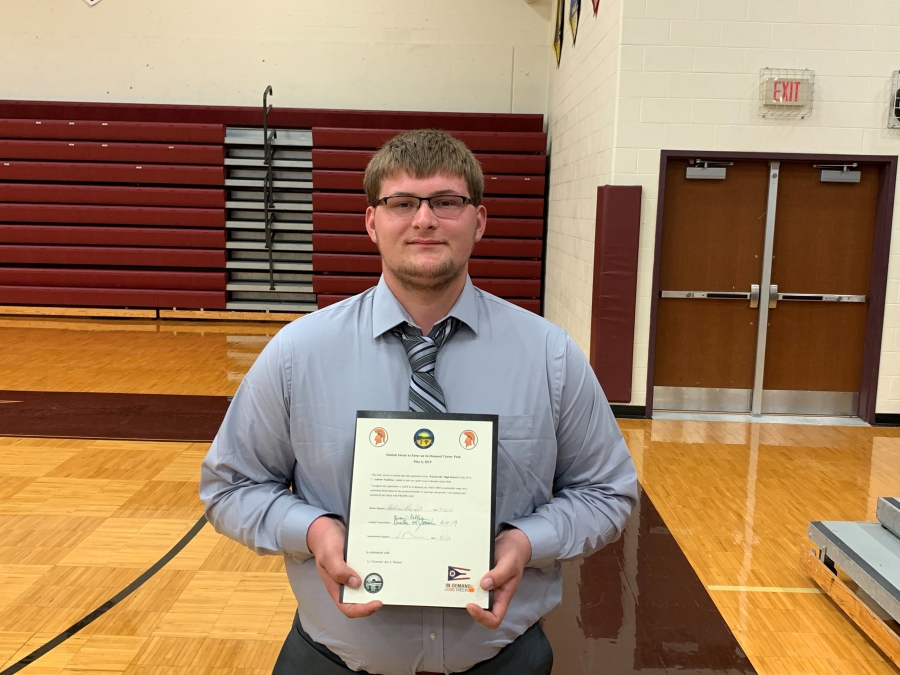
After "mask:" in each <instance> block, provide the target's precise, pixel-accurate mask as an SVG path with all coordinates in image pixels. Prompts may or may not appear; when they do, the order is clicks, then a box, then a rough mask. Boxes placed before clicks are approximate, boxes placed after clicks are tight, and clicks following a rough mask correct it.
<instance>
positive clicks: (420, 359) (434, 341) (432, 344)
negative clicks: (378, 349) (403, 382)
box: [391, 316, 459, 413]
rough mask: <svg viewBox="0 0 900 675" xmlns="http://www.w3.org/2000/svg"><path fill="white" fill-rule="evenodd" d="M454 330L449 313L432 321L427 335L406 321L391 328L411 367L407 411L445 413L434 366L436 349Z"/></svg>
mask: <svg viewBox="0 0 900 675" xmlns="http://www.w3.org/2000/svg"><path fill="white" fill-rule="evenodd" d="M458 329H459V319H456V318H454V317H452V316H451V317H449V318H447V319H445V320H444V321H442V322H441V323H439V324H436V325H435V326H434V327H433V328H432V329H431V332H430V333H429V334H428V335H427V336H424V335H422V332H421V331H420V330H419V329H418V328H413V327H412V326H410V325H409V324H408V323H406V324H402V325H401V326H397V327H396V328H394V329H392V330H391V333H392V334H393V335H395V336H397V337H398V338H399V339H400V342H401V343H403V348H404V349H406V356H407V358H409V365H410V367H411V368H412V377H411V378H410V381H409V410H410V412H425V413H445V412H447V406H446V404H445V403H444V392H443V390H442V389H441V385H439V384H438V383H437V380H436V379H434V366H435V363H437V353H438V349H440V348H441V347H442V346H443V345H444V343H446V342H447V340H449V339H450V338H451V337H452V336H453V334H454V333H455V332H456V331H457V330H458Z"/></svg>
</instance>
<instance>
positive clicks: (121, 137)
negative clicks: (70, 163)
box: [0, 102, 225, 145]
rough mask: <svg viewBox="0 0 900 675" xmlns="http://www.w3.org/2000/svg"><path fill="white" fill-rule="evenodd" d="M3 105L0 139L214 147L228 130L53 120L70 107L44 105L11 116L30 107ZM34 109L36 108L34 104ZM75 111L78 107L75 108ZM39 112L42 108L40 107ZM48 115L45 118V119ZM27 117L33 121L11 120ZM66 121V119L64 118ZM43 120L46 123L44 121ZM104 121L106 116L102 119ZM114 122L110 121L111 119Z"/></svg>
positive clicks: (206, 126) (212, 126)
mask: <svg viewBox="0 0 900 675" xmlns="http://www.w3.org/2000/svg"><path fill="white" fill-rule="evenodd" d="M10 103H11V102H5V103H4V102H0V117H6V118H7V119H0V138H34V139H56V140H61V141H78V140H82V141H151V142H153V141H155V142H159V143H212V144H215V145H222V144H223V143H224V142H225V127H224V126H223V125H222V124H182V123H167V122H163V123H154V122H141V121H138V122H119V121H107V122H101V121H98V118H97V117H93V118H89V119H83V118H81V119H76V118H75V117H72V118H71V119H69V120H66V119H59V118H58V117H57V118H56V119H50V118H49V117H52V113H53V112H54V111H56V112H62V111H64V110H65V109H66V108H68V107H70V106H72V105H73V104H71V103H63V104H44V107H45V110H44V111H43V112H44V114H40V113H38V114H36V115H27V114H26V115H10V112H12V110H13V109H14V108H17V107H18V108H19V109H20V110H24V109H27V108H28V107H29V106H28V105H27V104H26V105H21V104H20V105H16V104H15V103H13V104H10ZM32 105H35V104H32ZM74 105H75V106H76V107H77V105H78V104H74ZM37 107H38V108H40V107H41V104H37ZM48 113H49V115H48V117H47V118H45V115H47V114H48ZM12 117H27V118H30V119H9V118H12ZM62 117H63V118H65V117H66V116H65V115H62ZM42 118H43V119H42ZM100 119H103V116H100ZM110 119H111V118H110Z"/></svg>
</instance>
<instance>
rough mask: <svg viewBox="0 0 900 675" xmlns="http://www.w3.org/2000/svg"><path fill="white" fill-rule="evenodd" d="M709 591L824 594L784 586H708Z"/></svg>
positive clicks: (818, 591) (817, 590) (813, 589)
mask: <svg viewBox="0 0 900 675" xmlns="http://www.w3.org/2000/svg"><path fill="white" fill-rule="evenodd" d="M706 589H707V590H709V591H729V592H734V593H809V594H811V595H818V594H821V593H824V592H825V591H823V590H822V589H821V588H785V587H782V586H716V585H713V586H707V587H706Z"/></svg>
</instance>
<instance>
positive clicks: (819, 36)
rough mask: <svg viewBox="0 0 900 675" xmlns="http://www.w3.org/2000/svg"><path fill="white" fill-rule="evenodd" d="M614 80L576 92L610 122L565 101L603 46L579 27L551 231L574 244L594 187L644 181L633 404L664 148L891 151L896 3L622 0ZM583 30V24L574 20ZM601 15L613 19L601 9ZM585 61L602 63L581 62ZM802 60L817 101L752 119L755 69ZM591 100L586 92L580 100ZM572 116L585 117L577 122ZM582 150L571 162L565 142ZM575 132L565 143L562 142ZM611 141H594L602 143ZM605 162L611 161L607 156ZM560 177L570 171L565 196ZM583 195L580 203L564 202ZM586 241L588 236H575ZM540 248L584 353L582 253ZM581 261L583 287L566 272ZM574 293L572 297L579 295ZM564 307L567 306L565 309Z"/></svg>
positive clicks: (557, 121) (560, 117) (893, 353)
mask: <svg viewBox="0 0 900 675" xmlns="http://www.w3.org/2000/svg"><path fill="white" fill-rule="evenodd" d="M619 8H620V18H619V21H620V23H621V30H620V36H621V38H620V41H619V44H618V45H616V47H615V48H614V51H617V53H618V56H617V57H616V58H617V60H618V69H619V75H618V84H617V88H616V89H615V91H614V92H611V91H610V82H613V81H615V80H614V78H609V79H604V80H600V79H598V80H596V81H591V82H590V83H587V80H586V79H585V80H584V81H585V82H586V84H585V86H587V87H594V88H596V89H598V90H602V92H601V91H598V92H597V94H596V96H597V97H598V99H602V98H603V97H606V96H615V113H614V114H613V115H611V118H612V120H613V121H612V126H613V129H612V133H611V134H610V132H609V121H608V120H607V119H606V118H604V119H602V120H601V119H600V118H599V116H598V117H590V116H586V115H587V113H586V112H585V111H584V110H579V109H578V108H577V106H576V105H574V103H573V102H574V98H575V97H572V96H560V91H561V90H563V89H564V87H565V85H566V83H567V82H569V81H574V79H573V78H579V77H583V73H581V72H579V71H581V70H586V69H584V68H583V66H581V65H580V62H581V60H582V59H584V58H587V54H590V52H592V51H593V50H595V49H598V50H601V51H602V52H603V53H606V52H607V51H609V50H610V45H609V40H610V38H609V37H607V36H606V35H605V34H604V33H603V32H602V31H599V30H597V29H598V28H599V23H598V24H597V26H596V27H595V29H594V30H583V32H582V34H581V35H580V36H579V44H578V45H577V46H576V47H575V49H574V50H571V49H570V50H569V52H568V54H567V55H564V59H565V58H566V56H568V60H567V61H564V63H563V67H562V68H561V69H560V71H559V72H558V73H555V76H552V77H551V92H552V95H551V103H550V130H551V132H553V136H552V138H551V143H552V144H553V171H554V172H556V174H557V175H556V176H553V175H551V182H552V184H553V186H554V188H555V189H556V191H555V192H551V200H552V201H551V205H550V214H551V220H550V229H551V233H553V232H566V233H569V234H568V236H569V237H571V238H572V239H575V238H576V235H577V237H580V236H581V234H582V233H586V232H587V224H586V223H582V222H581V219H583V218H585V217H586V218H591V219H592V218H593V214H592V212H591V211H590V209H589V208H588V206H587V201H588V200H592V199H593V198H594V194H595V192H596V185H598V184H603V183H604V182H608V183H611V184H619V185H641V186H643V194H644V203H643V208H642V231H641V252H640V267H639V281H638V301H637V325H636V329H635V346H636V348H635V366H634V385H633V396H632V404H635V405H639V404H643V403H644V402H645V400H646V398H645V397H646V380H647V371H646V367H647V351H648V341H649V331H650V328H649V325H650V293H651V285H652V283H651V282H652V272H653V245H654V236H655V228H656V211H657V190H658V180H659V151H660V149H663V148H664V149H672V150H700V151H702V150H725V151H755V152H808V153H813V152H818V153H856V154H861V153H865V154H882V155H890V154H898V153H900V130H889V129H887V128H886V127H887V120H888V100H889V97H890V92H889V88H890V78H891V72H892V71H893V70H894V69H896V68H898V67H900V65H898V64H900V2H897V1H895V0H621V4H620V5H619ZM582 21H583V28H590V27H591V23H592V18H590V17H589V18H588V19H586V20H585V19H583V20H582ZM607 22H608V23H609V24H613V23H615V20H614V19H613V18H612V17H610V18H609V19H608V20H607ZM590 60H591V61H592V62H593V64H594V65H595V66H596V64H597V63H598V62H599V61H600V59H599V58H591V59H590ZM763 67H772V68H809V69H812V70H814V71H815V73H816V94H815V109H814V111H813V113H812V116H811V117H809V118H807V119H805V120H774V119H768V120H767V119H763V118H762V117H760V116H759V114H758V110H759V102H758V87H759V69H760V68H763ZM578 98H581V99H582V100H585V99H587V98H589V95H587V94H585V93H584V92H582V93H581V95H580V96H579V97H578ZM579 120H583V121H582V122H581V123H579ZM573 128H576V129H577V130H578V131H577V132H575V133H577V136H578V139H580V140H582V142H585V143H586V144H587V145H589V146H590V152H589V154H588V156H587V157H578V158H577V159H576V158H573V157H572V155H571V153H567V152H566V151H565V147H567V146H571V145H572V143H574V138H572V136H571V134H572V133H573V132H572V129H573ZM566 134H570V137H569V138H570V140H569V142H568V143H566V142H563V143H562V145H563V147H562V148H559V147H558V146H557V142H558V141H560V140H561V139H564V138H566ZM609 137H611V140H610V141H608V142H607V141H603V142H599V141H597V142H592V139H599V138H604V139H606V138H609ZM609 158H612V160H611V161H612V167H611V169H610V168H609V167H608V164H607V162H608V161H609ZM560 175H569V176H572V179H571V181H568V182H567V183H566V185H567V189H566V190H565V191H563V190H559V189H558V181H560V178H559V176H560ZM581 202H585V205H584V207H583V208H582V209H581V210H578V211H577V215H576V211H575V210H573V209H572V208H571V205H572V204H574V203H581ZM896 223H897V218H896V215H895V226H894V230H895V231H894V233H893V236H892V243H891V252H892V256H891V264H890V269H889V282H888V293H887V307H886V312H885V328H884V340H883V347H882V358H881V370H880V378H879V387H878V399H877V410H878V412H900V232H898V226H897V224H896ZM579 242H580V243H582V244H583V246H584V248H588V246H590V247H591V249H592V245H593V243H592V242H591V241H589V240H588V239H584V240H583V241H582V240H580V239H579ZM569 250H570V251H571V252H570V253H569V252H567V253H566V254H565V255H557V256H556V257H550V256H548V289H547V295H548V298H550V297H560V298H566V299H567V300H568V304H567V305H564V306H565V311H560V312H559V313H558V314H557V315H555V319H554V320H557V321H558V322H559V323H561V324H562V325H564V326H565V327H566V328H568V329H569V330H571V331H572V332H573V333H574V334H576V335H577V336H578V339H579V343H580V344H581V345H582V347H583V348H585V351H587V344H588V343H587V339H588V335H589V333H588V332H587V326H588V325H589V320H590V278H591V277H590V274H589V272H590V271H591V270H590V267H591V262H590V261H591V258H590V255H591V254H590V251H582V250H580V249H578V248H577V247H574V248H570V249H569ZM580 265H584V266H585V267H586V268H587V270H585V275H584V281H583V283H582V282H581V279H579V280H578V283H575V282H572V281H570V280H569V278H568V277H566V276H565V275H564V272H563V270H572V269H577V268H578V266H580ZM576 291H577V292H576ZM561 304H562V303H561Z"/></svg>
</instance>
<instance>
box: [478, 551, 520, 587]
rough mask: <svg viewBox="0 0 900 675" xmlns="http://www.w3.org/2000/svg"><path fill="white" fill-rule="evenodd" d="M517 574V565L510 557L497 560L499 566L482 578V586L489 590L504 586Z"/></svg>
mask: <svg viewBox="0 0 900 675" xmlns="http://www.w3.org/2000/svg"><path fill="white" fill-rule="evenodd" d="M514 576H516V566H515V564H514V563H513V561H512V559H510V558H503V559H501V560H499V561H497V566H496V567H494V569H492V570H490V571H489V572H488V573H487V574H485V575H484V576H483V577H482V578H481V588H482V589H484V590H485V591H489V590H491V589H494V588H499V587H501V586H503V584H505V583H506V582H507V581H509V580H510V579H512V578H513V577H514Z"/></svg>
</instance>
